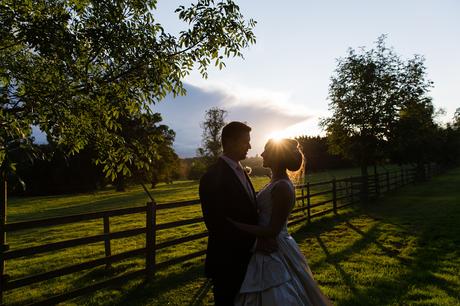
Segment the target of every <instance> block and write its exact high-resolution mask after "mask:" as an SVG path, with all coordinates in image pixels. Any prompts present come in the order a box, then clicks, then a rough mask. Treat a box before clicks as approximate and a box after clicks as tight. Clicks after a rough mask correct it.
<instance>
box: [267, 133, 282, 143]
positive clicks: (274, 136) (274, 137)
mask: <svg viewBox="0 0 460 306" xmlns="http://www.w3.org/2000/svg"><path fill="white" fill-rule="evenodd" d="M283 138H286V133H284V131H275V132H272V133H270V134H269V135H268V139H272V140H273V141H277V142H278V141H280V140H281V139H283Z"/></svg>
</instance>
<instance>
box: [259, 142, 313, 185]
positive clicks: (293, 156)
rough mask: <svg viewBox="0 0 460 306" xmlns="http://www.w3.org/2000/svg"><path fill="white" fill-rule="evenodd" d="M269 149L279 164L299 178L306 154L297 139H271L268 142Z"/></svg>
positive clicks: (291, 174) (290, 174) (295, 177)
mask: <svg viewBox="0 0 460 306" xmlns="http://www.w3.org/2000/svg"><path fill="white" fill-rule="evenodd" d="M267 149H269V150H270V153H271V154H272V155H273V158H274V159H275V160H276V161H277V162H278V163H279V165H280V166H281V167H283V168H285V169H287V170H288V171H290V173H289V176H290V177H291V178H292V179H295V180H299V179H300V178H301V175H302V173H303V169H304V156H303V153H302V147H301V146H300V145H299V143H298V142H297V140H295V139H289V138H283V139H280V140H273V139H270V140H269V141H268V142H267Z"/></svg>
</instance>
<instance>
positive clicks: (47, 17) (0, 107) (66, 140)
mask: <svg viewBox="0 0 460 306" xmlns="http://www.w3.org/2000/svg"><path fill="white" fill-rule="evenodd" d="M156 3H157V1H156V0H147V1H138V0H120V1H97V0H90V1H81V0H63V1H52V0H44V1H39V2H37V1H33V2H30V1H15V0H4V1H2V2H1V3H0V12H1V15H0V127H1V129H0V167H1V168H2V169H7V168H8V167H9V166H8V165H7V164H6V162H5V161H7V160H8V157H7V155H8V154H9V151H8V147H9V145H8V144H9V143H11V142H12V141H13V142H24V141H25V140H26V139H28V138H29V137H30V135H31V131H32V129H31V126H32V125H35V126H38V127H39V128H40V129H41V130H42V131H44V132H45V133H46V134H47V135H48V136H49V137H51V138H52V139H53V141H54V142H55V143H57V144H58V145H59V147H60V148H61V149H62V151H64V152H68V153H70V154H73V153H75V152H78V151H80V150H82V149H83V148H85V147H87V146H88V145H89V144H92V145H93V146H94V148H95V150H96V151H97V152H98V153H100V155H99V156H98V157H97V159H96V161H97V162H98V163H100V164H102V165H103V169H104V171H105V173H106V175H107V176H108V177H110V178H111V179H112V180H113V179H115V178H116V176H117V175H118V174H120V173H121V174H123V173H124V174H125V175H126V174H129V172H131V170H130V169H132V168H135V169H142V168H143V167H145V166H146V165H147V163H146V162H145V161H146V160H149V159H152V160H153V159H155V157H156V156H157V155H158V152H156V151H155V150H154V148H151V149H150V150H137V151H136V150H135V149H134V148H133V146H130V145H126V144H127V141H126V140H124V139H121V137H120V135H122V134H121V133H120V131H121V130H122V128H123V126H122V125H121V123H120V122H121V121H123V120H120V118H127V120H129V119H130V118H134V119H136V118H137V117H138V116H139V114H142V113H151V112H152V111H151V109H150V104H152V103H157V102H159V101H161V100H162V99H163V98H164V97H165V96H166V95H167V94H168V93H172V94H173V95H183V94H185V89H184V87H183V84H182V79H183V78H184V77H185V76H186V75H188V74H189V73H190V71H191V70H192V69H193V68H194V66H195V65H196V66H197V68H198V70H199V72H200V73H201V75H202V76H203V77H205V78H206V77H207V68H208V66H209V65H210V64H212V63H213V64H215V65H216V66H218V67H219V68H222V67H223V66H225V64H224V62H223V58H224V57H227V58H228V57H230V56H233V57H242V53H241V52H242V49H244V48H246V47H247V46H248V45H250V44H253V43H255V36H254V33H253V32H252V30H253V28H254V26H255V21H253V20H252V19H250V20H249V21H246V20H245V19H244V17H243V15H242V14H241V13H240V11H239V7H238V6H237V5H236V4H235V3H234V2H233V1H232V0H222V1H217V2H215V1H210V0H198V1H197V3H196V4H191V5H190V6H189V7H185V6H180V7H179V8H178V9H177V10H176V13H177V14H178V18H179V19H180V20H182V21H184V22H185V23H186V24H187V28H185V29H184V30H183V31H181V32H180V34H179V35H178V36H177V37H176V36H174V35H172V34H170V33H168V32H167V31H165V29H164V28H163V27H162V25H161V24H159V23H157V22H156V18H155V11H156ZM139 153H143V154H144V155H142V156H139V155H138V154H139ZM1 179H2V180H3V182H4V184H3V185H4V190H5V192H6V190H7V189H6V186H7V183H6V182H7V178H6V176H5V175H2V177H1ZM5 199H6V194H5V196H4V197H3V196H2V202H5V201H6V200H5ZM3 205H6V204H5V203H3ZM4 211H5V209H2V212H4Z"/></svg>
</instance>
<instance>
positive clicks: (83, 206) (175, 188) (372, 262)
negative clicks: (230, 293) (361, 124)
mask: <svg viewBox="0 0 460 306" xmlns="http://www.w3.org/2000/svg"><path fill="white" fill-rule="evenodd" d="M452 173H453V174H452ZM452 173H449V174H448V175H447V177H448V179H447V181H448V182H451V181H453V180H455V179H456V183H457V186H458V184H459V182H460V173H459V172H458V171H457V172H455V171H453V172H452ZM355 174H358V173H357V172H356V170H342V171H339V172H335V173H333V174H332V173H321V174H317V175H316V177H317V179H315V178H314V177H313V176H312V177H310V180H311V181H320V180H325V179H330V178H331V176H335V177H337V178H340V177H341V176H342V177H349V176H351V175H355ZM443 177H445V176H442V177H440V178H437V179H436V180H435V181H433V182H430V183H424V184H423V186H422V185H421V186H420V187H419V186H417V187H410V188H408V189H407V190H408V191H412V192H415V193H417V192H422V191H424V192H425V193H424V196H418V197H419V198H420V199H419V198H417V196H414V197H415V200H414V203H412V204H411V205H407V204H404V203H402V204H401V203H400V204H397V203H398V200H397V199H399V198H401V195H399V194H393V196H392V197H390V198H388V199H385V200H382V201H380V202H377V203H374V204H372V205H371V206H369V207H365V208H363V209H362V210H356V209H347V210H345V211H343V212H340V214H339V216H336V217H332V218H331V217H324V218H322V219H321V220H318V221H315V222H313V223H312V224H311V225H305V224H299V225H297V226H295V227H293V228H291V230H292V231H293V233H294V235H295V237H296V239H297V240H298V241H299V244H300V246H301V248H302V250H303V251H304V253H305V254H306V256H307V257H308V258H309V260H310V264H311V266H312V269H313V271H314V273H315V275H316V277H317V279H318V281H319V282H320V285H321V286H322V288H323V289H324V290H325V292H326V293H327V294H328V295H329V296H331V297H332V298H333V299H334V301H335V303H336V304H339V305H356V304H361V305H369V304H376V305H377V304H381V305H384V304H388V303H386V302H389V303H390V304H392V303H393V304H400V303H399V302H398V300H397V299H398V298H402V296H401V295H400V294H399V290H398V291H397V292H398V294H397V295H396V299H395V300H389V298H388V297H384V295H382V296H380V297H379V295H378V294H377V296H374V295H375V294H374V291H372V290H371V289H372V288H374V287H375V286H370V285H369V284H368V282H370V283H372V282H376V284H377V285H378V286H377V288H378V287H379V286H383V289H384V290H383V292H386V293H387V294H389V292H390V291H391V290H393V289H394V290H396V289H397V288H398V286H396V287H394V288H393V287H392V285H390V283H391V282H390V280H388V282H389V283H387V281H386V278H385V277H386V274H387V273H390V274H392V273H393V276H397V275H398V277H397V278H395V279H394V282H395V284H400V283H401V279H402V277H403V276H404V277H405V276H406V275H409V274H407V273H406V270H407V267H406V266H405V264H409V263H410V253H411V250H412V249H413V248H414V247H415V246H414V244H413V243H415V242H418V240H410V237H411V236H410V235H408V233H411V232H410V231H409V232H406V231H402V229H403V228H404V226H399V227H398V226H396V225H394V226H396V227H395V229H393V228H392V226H391V224H393V223H395V222H396V221H392V222H393V223H391V222H390V223H387V221H386V219H392V218H396V217H398V216H400V217H401V216H403V217H407V216H411V214H409V213H408V209H409V208H410V207H411V206H413V205H415V206H414V207H412V208H411V209H410V210H411V211H412V212H413V213H414V215H418V210H417V207H418V206H417V205H423V203H424V202H423V201H422V203H420V204H417V203H419V202H420V200H423V199H422V198H425V200H428V199H431V200H433V199H435V198H436V197H440V192H441V191H442V190H441V188H446V191H445V196H444V197H443V199H447V202H449V201H450V200H449V199H452V197H453V196H455V195H456V196H457V199H458V198H459V194H458V192H457V194H455V188H453V189H452V188H451V189H449V186H451V185H452V184H445V183H442V184H441V185H440V187H439V186H438V185H439V180H441V179H442V178H443ZM267 180H268V179H267V178H257V179H256V180H254V183H255V185H256V189H260V187H261V186H263V185H264V184H265V183H266V182H267ZM436 183H438V185H436V186H438V187H436V188H431V187H430V188H429V187H428V186H429V185H430V184H436ZM453 186H455V184H454V185H453ZM420 188H422V189H420ZM427 188H429V190H428V189H427ZM419 189H420V190H419ZM425 189H427V190H425ZM430 190H432V193H433V194H434V196H430V197H427V196H426V195H427V193H426V192H428V195H430V194H431V193H430ZM452 193H453V194H452ZM153 194H154V197H155V198H156V200H157V201H158V202H159V203H162V202H172V201H178V200H186V199H190V198H196V197H197V183H196V182H177V183H174V184H171V185H161V186H159V188H157V189H156V190H154V192H153ZM390 199H393V200H391V201H390ZM395 199H396V200H395ZM146 201H147V197H146V196H145V194H144V193H143V191H142V190H141V189H140V188H131V189H130V190H128V191H127V192H126V193H122V194H119V193H115V192H113V191H103V192H98V193H96V194H88V195H77V196H60V197H57V196H56V197H37V198H26V199H13V200H12V201H11V202H10V209H9V219H8V221H9V222H13V221H22V220H30V219H37V218H48V217H54V216H60V215H68V214H75V213H83V212H88V211H98V210H104V209H112V208H121V207H129V206H141V205H145V202H146ZM388 201H389V203H388ZM457 202H458V201H457ZM443 203H444V202H442V203H441V204H439V205H444V204H443ZM449 203H450V202H449ZM395 205H396V206H395ZM446 205H448V206H447V207H448V208H449V209H450V210H448V211H449V213H450V214H451V215H452V216H456V218H457V220H458V218H459V214H458V206H457V210H455V209H454V208H453V207H451V206H452V205H451V204H446ZM385 207H388V208H385ZM421 207H425V206H421ZM428 207H431V209H434V211H437V209H438V208H440V206H434V205H431V206H428ZM371 208H372V209H371ZM377 208H378V209H377ZM379 209H380V210H379ZM440 211H442V209H441V210H440ZM163 212H164V211H163ZM422 212H423V213H424V214H423V216H422V217H420V218H421V219H423V218H432V219H433V218H435V217H436V218H441V219H440V220H438V219H436V222H435V220H433V222H434V223H433V224H438V223H439V224H440V226H441V227H443V228H446V227H447V228H450V227H453V228H452V231H453V232H455V229H456V230H457V233H456V234H457V236H456V237H458V236H459V234H460V233H458V225H457V227H456V228H455V224H452V223H445V222H444V221H445V220H443V219H442V218H443V217H444V215H443V214H442V213H440V212H439V213H437V214H436V215H433V214H431V213H430V211H429V210H427V209H426V207H425V208H423V209H422ZM159 213H161V211H159ZM199 213H200V212H199V208H198V207H190V208H182V209H178V210H177V211H175V212H168V213H167V214H166V213H165V214H163V215H162V214H159V215H158V221H159V223H163V221H167V220H171V219H175V220H176V219H181V218H182V217H183V218H185V217H190V216H191V215H193V214H199ZM385 213H386V214H388V213H390V215H385ZM391 213H393V214H391ZM452 216H451V217H450V218H453V217H452ZM396 219H397V218H396ZM384 220H385V221H384ZM404 220H406V219H404ZM398 222H400V221H398ZM404 222H406V221H402V223H403V225H405V223H404ZM428 223H429V222H428ZM428 223H427V224H428ZM395 224H397V222H396V223H395ZM457 224H458V223H457ZM110 226H111V229H110V230H111V231H116V230H122V229H129V228H132V227H139V226H145V216H144V217H142V216H138V217H136V216H135V215H132V216H124V217H120V218H114V219H113V220H112V219H111V224H110ZM102 227H103V225H102V222H87V223H85V224H83V225H82V224H81V223H79V224H75V225H66V226H65V227H60V228H56V227H52V228H44V229H43V230H39V231H29V232H27V231H22V232H20V233H17V235H16V234H15V235H11V236H9V237H8V244H10V246H11V248H18V247H21V246H24V245H27V246H31V245H34V244H43V243H45V242H48V241H54V240H63V239H71V238H74V237H80V236H82V235H94V234H99V233H100V232H101V230H102ZM202 227H203V226H202V225H197V224H195V225H190V226H189V227H187V226H185V227H181V228H180V230H177V231H174V232H172V233H169V234H167V235H163V237H161V238H160V240H159V242H161V241H162V240H166V239H169V238H171V236H174V237H181V236H183V235H186V234H187V233H189V232H191V231H197V230H198V231H199V230H203V228H202ZM398 230H399V231H401V232H398ZM431 230H433V228H432V229H431ZM380 233H386V235H383V236H381V235H380ZM415 233H417V231H415ZM449 237H450V238H452V237H453V236H452V237H451V236H449ZM374 238H375V239H377V240H376V241H374ZM406 238H407V239H409V240H410V243H408V244H407V243H405V242H401V241H400V240H401V239H402V240H404V241H405V240H406ZM387 240H389V241H387ZM454 242H455V241H451V243H454ZM456 242H457V245H458V238H457V240H456ZM350 243H351V245H350ZM101 244H102V243H95V244H94V245H88V246H85V247H78V248H71V249H66V250H65V251H59V252H54V253H51V254H42V255H39V256H34V257H32V258H29V259H22V260H16V261H14V262H11V263H8V265H7V273H8V274H10V276H11V277H15V278H16V277H21V276H23V275H27V274H30V273H32V272H39V271H42V270H49V269H50V268H53V267H59V266H62V265H65V264H69V263H75V262H80V261H85V260H87V259H89V258H93V257H97V256H101V255H102V256H103V252H104V248H103V246H101ZM143 244H144V240H143V239H138V240H136V239H132V238H131V239H118V240H113V244H112V252H113V254H116V253H117V252H121V251H126V250H129V249H133V248H136V247H140V246H142V245H143ZM205 244H206V239H202V240H199V241H195V242H191V243H189V244H188V245H183V246H181V248H176V249H165V251H164V252H160V253H159V254H158V256H159V259H160V260H161V259H162V258H168V257H171V256H175V255H177V254H180V253H181V252H184V248H185V249H186V250H187V251H190V250H191V249H202V248H203V247H204V246H205ZM388 244H389V245H388ZM379 245H380V247H379ZM376 246H377V247H376ZM398 247H400V248H403V249H404V252H402V251H401V252H402V253H401V254H403V255H404V256H402V255H401V256H402V257H401V258H402V259H401V260H397V261H396V263H397V264H395V263H394V262H392V260H393V259H395V258H398V257H400V256H399V255H400V253H398V251H397V249H398ZM375 248H377V249H376V250H377V253H379V254H380V253H382V252H383V253H384V254H380V255H379V254H374V253H373V251H374V249H375ZM419 248H420V249H423V246H420V247H419ZM362 252H364V253H365V254H367V255H363V254H361V253H362ZM395 252H396V253H395ZM435 252H436V251H435ZM406 253H407V254H409V255H408V258H405V255H407V254H406ZM385 254H386V255H385ZM377 255H378V256H377ZM381 255H382V256H383V257H382V256H381ZM456 255H457V258H458V253H457V254H456ZM386 256H388V257H390V258H386ZM390 259H391V260H390ZM202 260H203V259H202V258H198V259H196V260H193V261H191V262H187V263H183V264H180V265H177V266H174V267H171V268H168V269H166V270H164V271H159V272H158V273H157V275H156V278H155V280H154V281H153V282H152V283H150V284H143V283H142V280H141V279H139V280H134V281H130V282H127V283H125V284H124V285H122V286H118V287H113V288H108V289H104V290H101V291H99V292H97V293H96V294H92V295H90V296H87V297H81V298H78V299H75V300H73V301H69V302H67V303H68V304H72V303H75V304H79V305H80V304H105V305H112V304H117V303H119V304H126V303H127V302H129V303H130V304H133V305H135V304H139V305H163V304H166V303H169V304H170V305H184V304H187V303H189V302H190V300H191V299H192V297H193V295H194V294H195V293H196V292H197V290H198V289H199V286H200V285H201V284H202V283H203V281H204V278H203V277H202ZM430 262H432V260H431V261H430ZM142 264H143V262H142V258H140V259H139V260H136V259H132V260H127V261H124V262H121V263H117V264H115V265H113V266H112V267H110V268H109V269H107V268H104V267H102V268H96V269H92V270H89V271H85V272H80V273H76V274H73V275H71V276H65V277H61V278H59V279H54V280H50V281H47V282H45V283H40V284H37V285H36V286H31V287H30V288H28V290H27V291H24V290H13V291H11V292H9V293H8V294H7V295H6V296H5V302H6V303H7V304H22V303H24V302H32V301H34V300H37V299H38V297H40V299H41V298H42V297H46V296H52V295H55V294H57V293H59V292H62V291H66V290H69V289H71V288H73V287H79V286H82V285H87V284H88V283H91V282H94V281H96V280H100V279H103V278H104V277H110V276H111V275H114V274H117V273H118V272H120V271H129V270H130V269H134V268H135V267H136V266H139V265H142ZM458 267H459V264H458V261H455V260H454V261H453V266H451V267H450V269H454V270H453V272H459V271H458ZM393 268H394V269H393ZM368 269H369V271H368ZM379 269H381V270H379ZM455 269H456V270H455ZM348 270H349V271H348ZM449 271H450V270H449ZM403 272H404V273H403ZM395 273H396V274H395ZM401 273H402V274H401ZM420 273H421V274H420V275H423V273H422V272H421V271H420ZM442 273H444V272H441V274H442ZM377 274H381V275H382V277H383V279H384V280H385V281H383V282H382V281H381V280H380V279H379V277H377ZM399 274H401V275H402V276H401V277H399ZM442 275H447V277H448V278H449V282H447V283H448V284H449V286H450V287H449V286H448V287H449V288H451V290H454V292H455V291H457V292H458V291H459V290H458V289H459V280H458V277H457V278H455V277H453V278H452V277H451V275H450V274H449V273H447V274H446V273H444V274H442ZM453 275H455V274H453ZM457 275H458V273H457ZM409 276H410V277H412V275H411V274H410V275H409ZM418 283H420V282H417V281H416V280H414V284H415V287H417V284H418ZM386 287H389V288H390V289H389V290H386V289H385V288H386ZM409 287H410V288H412V287H411V286H409ZM415 287H414V288H415ZM410 288H409V289H410ZM415 289H416V288H415ZM415 289H414V290H415ZM377 291H378V289H376V292H377ZM420 296H422V295H420ZM428 296H430V297H431V296H433V297H434V298H435V300H434V303H437V302H438V301H437V300H436V299H439V301H442V302H446V303H447V304H452V303H453V302H455V301H458V295H457V297H455V295H452V294H451V295H447V296H443V297H440V295H439V294H438V293H433V294H432V295H428ZM404 298H407V299H408V301H414V300H413V295H408V296H407V297H404ZM361 300H362V301H363V302H358V301H361ZM420 300H421V301H422V302H423V300H425V299H424V298H421V299H420ZM210 301H211V297H210V296H207V297H206V298H205V300H204V303H205V304H206V303H210ZM366 301H367V303H366ZM374 301H375V302H376V303H373V302H374ZM422 302H421V303H422ZM417 303H418V302H417ZM403 304H404V305H405V303H401V305H403ZM452 305H454V304H452Z"/></svg>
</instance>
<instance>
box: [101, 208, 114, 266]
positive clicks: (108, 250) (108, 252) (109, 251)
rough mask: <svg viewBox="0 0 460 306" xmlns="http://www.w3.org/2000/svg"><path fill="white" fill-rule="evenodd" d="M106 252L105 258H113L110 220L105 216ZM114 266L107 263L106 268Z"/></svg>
mask: <svg viewBox="0 0 460 306" xmlns="http://www.w3.org/2000/svg"><path fill="white" fill-rule="evenodd" d="M103 220H104V250H105V257H109V256H112V249H111V247H110V237H109V234H110V220H109V216H104V217H103ZM111 266H112V265H111V264H110V263H107V264H106V265H105V267H106V268H107V269H108V268H110V267H111Z"/></svg>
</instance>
